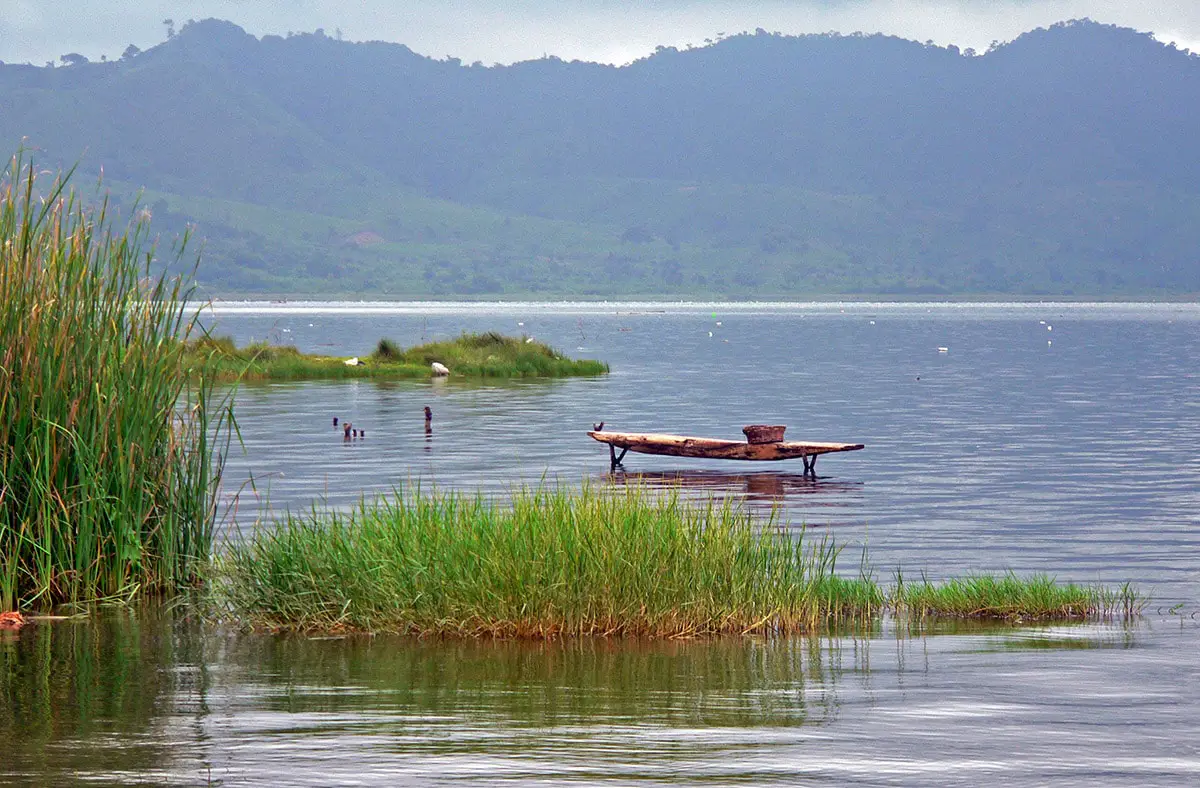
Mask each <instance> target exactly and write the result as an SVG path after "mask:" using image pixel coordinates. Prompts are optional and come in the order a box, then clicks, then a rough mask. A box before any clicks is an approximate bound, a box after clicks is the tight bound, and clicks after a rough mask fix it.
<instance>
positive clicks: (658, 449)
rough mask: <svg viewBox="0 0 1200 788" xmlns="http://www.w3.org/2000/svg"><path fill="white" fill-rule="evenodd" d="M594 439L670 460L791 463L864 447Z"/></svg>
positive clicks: (682, 438)
mask: <svg viewBox="0 0 1200 788" xmlns="http://www.w3.org/2000/svg"><path fill="white" fill-rule="evenodd" d="M588 435H590V436H591V437H592V438H594V439H596V440H598V441H600V442H601V443H607V444H609V445H610V446H615V447H617V448H621V449H628V450H629V451H636V452H640V453H642V454H661V455H667V456H671V457H700V458H707V459H715V460H762V461H772V460H791V459H795V458H797V457H813V456H816V455H819V454H829V453H832V452H838V451H855V450H857V449H861V448H863V444H861V443H815V442H810V441H780V442H779V443H757V444H754V443H746V442H745V441H731V440H722V439H720V438H693V437H690V436H688V435H667V434H664V433H657V432H597V431H595V430H591V431H589V432H588Z"/></svg>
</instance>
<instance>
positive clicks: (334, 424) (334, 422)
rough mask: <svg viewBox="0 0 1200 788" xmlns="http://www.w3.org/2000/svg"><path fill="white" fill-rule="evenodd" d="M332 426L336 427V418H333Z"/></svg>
mask: <svg viewBox="0 0 1200 788" xmlns="http://www.w3.org/2000/svg"><path fill="white" fill-rule="evenodd" d="M333 426H335V427H336V426H337V416H334V417H333Z"/></svg>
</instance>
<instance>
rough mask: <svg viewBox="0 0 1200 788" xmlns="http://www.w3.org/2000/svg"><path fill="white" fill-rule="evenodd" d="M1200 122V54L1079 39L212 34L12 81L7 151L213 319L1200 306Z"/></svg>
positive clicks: (1096, 36) (192, 28)
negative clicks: (763, 302) (613, 50)
mask: <svg viewBox="0 0 1200 788" xmlns="http://www.w3.org/2000/svg"><path fill="white" fill-rule="evenodd" d="M1198 112H1200V58H1197V57H1195V56H1192V55H1190V54H1188V53H1186V52H1182V51H1179V50H1176V49H1174V48H1173V47H1171V46H1164V45H1162V44H1160V43H1158V42H1157V41H1155V40H1154V39H1153V38H1151V37H1150V36H1148V35H1144V34H1139V33H1136V32H1134V31H1131V30H1128V29H1122V28H1117V27H1113V26H1108V25H1101V24H1098V23H1094V22H1090V21H1086V20H1084V21H1077V22H1070V23H1063V24H1060V25H1055V26H1053V27H1051V28H1049V29H1041V30H1036V31H1033V32H1031V33H1027V34H1025V35H1023V36H1021V37H1020V38H1018V39H1016V40H1015V41H1013V42H1011V43H1009V44H1006V45H1003V46H999V47H994V48H993V49H991V50H989V51H988V52H987V53H985V54H982V55H976V56H969V55H968V54H964V53H961V52H959V51H958V50H957V49H956V48H953V47H951V48H941V47H935V46H929V45H922V44H919V43H915V42H910V41H904V40H901V39H897V38H892V37H886V36H879V35H875V36H862V35H851V36H839V35H820V36H799V37H791V36H781V35H776V34H768V33H765V32H763V31H758V32H757V33H755V34H743V35H738V36H733V37H730V38H726V39H724V40H722V41H720V42H718V43H716V44H714V45H712V46H706V47H702V48H698V49H689V50H683V51H679V50H674V49H670V48H660V49H659V50H658V51H657V52H656V53H655V54H654V55H652V56H650V57H647V58H644V59H642V60H639V61H636V62H634V63H632V64H630V65H628V66H622V67H614V66H607V65H598V64H592V63H580V62H565V61H562V60H559V59H556V58H545V59H542V60H537V61H529V62H524V63H518V64H514V65H511V66H493V67H484V66H482V65H478V64H476V65H463V64H461V63H460V62H458V61H456V60H452V59H448V60H442V61H439V60H433V59H431V58H427V57H423V56H420V55H417V54H415V53H414V52H412V51H411V50H409V49H408V48H407V47H404V46H402V45H399V44H386V43H348V42H342V41H338V40H335V39H333V38H329V37H327V36H325V35H323V34H321V33H320V32H318V33H315V34H304V35H298V36H290V37H288V38H281V37H278V36H266V37H264V38H262V39H261V40H260V39H256V38H255V37H253V36H251V35H249V34H247V33H245V32H244V31H243V30H242V29H241V28H239V27H237V26H236V25H233V24H232V23H229V22H222V21H218V20H205V21H201V22H195V23H191V24H188V25H187V26H185V27H184V28H183V29H182V30H180V31H179V33H178V34H176V35H175V36H173V37H172V38H171V39H170V40H168V41H167V42H165V43H163V44H161V45H159V46H157V47H154V48H152V49H149V50H147V51H145V52H141V53H137V54H134V55H132V56H129V57H125V58H122V59H121V60H120V61H114V62H108V63H76V64H74V65H70V66H63V67H58V68H35V67H30V66H14V65H3V66H0V141H3V142H6V143H8V145H9V147H10V148H15V146H16V145H17V144H18V142H19V140H21V139H22V138H27V139H28V141H29V142H28V144H31V145H34V146H36V147H37V148H39V149H41V151H42V152H41V153H40V154H39V155H40V156H41V157H43V159H45V160H48V161H51V162H61V163H68V164H69V163H71V162H73V161H74V160H76V159H77V158H78V157H80V156H82V157H83V159H82V162H83V170H84V171H85V172H86V171H89V170H91V171H94V170H96V169H98V168H99V166H101V165H102V166H103V168H104V170H105V173H106V176H107V178H109V179H111V181H112V182H113V183H114V184H115V186H116V188H117V189H118V191H121V192H122V193H123V194H130V193H132V191H133V190H134V188H135V187H141V186H144V187H145V188H146V190H147V192H146V196H145V197H144V201H145V202H147V203H148V204H150V205H151V207H152V208H153V211H154V214H155V220H154V221H155V226H157V227H160V228H162V229H165V230H167V231H173V230H177V229H179V228H181V227H182V226H183V225H184V224H185V223H186V222H194V223H196V224H197V225H198V231H199V234H200V235H202V236H205V237H206V238H207V249H206V255H205V260H206V262H205V263H204V266H203V268H202V269H201V279H202V281H205V282H207V283H208V284H209V285H210V286H211V287H212V288H213V289H214V291H215V292H230V291H240V292H252V291H267V290H269V291H275V292H288V291H297V290H299V291H304V292H338V293H351V292H376V293H382V292H385V291H386V292H387V293H388V294H394V295H428V294H435V295H437V294H441V295H504V294H531V293H532V294H538V293H540V294H545V295H580V294H584V295H622V294H626V295H627V294H694V295H713V296H746V295H774V296H788V295H809V294H819V293H846V292H867V293H885V292H892V293H927V294H942V293H964V294H966V293H1018V294H1019V293H1025V294H1060V295H1071V294H1074V295H1088V294H1094V295H1113V294H1132V293H1137V294H1151V295H1164V294H1165V295H1170V294H1182V293H1194V292H1200V261H1198V260H1197V254H1196V250H1197V249H1200V221H1197V220H1198V219H1200V153H1198V152H1197V147H1196V146H1195V144H1194V139H1195V138H1196V136H1197V131H1198V124H1197V113H1198ZM361 233H370V234H371V235H370V237H371V238H372V243H370V244H362V243H356V242H353V241H348V240H347V239H352V238H355V237H360V238H361V237H367V236H361V235H360V234H361Z"/></svg>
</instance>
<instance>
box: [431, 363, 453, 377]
mask: <svg viewBox="0 0 1200 788" xmlns="http://www.w3.org/2000/svg"><path fill="white" fill-rule="evenodd" d="M429 366H430V367H432V368H433V374H435V375H449V374H450V368H449V367H447V366H446V365H445V364H442V363H440V362H437V361H435V362H433V363H432V364H430V365H429Z"/></svg>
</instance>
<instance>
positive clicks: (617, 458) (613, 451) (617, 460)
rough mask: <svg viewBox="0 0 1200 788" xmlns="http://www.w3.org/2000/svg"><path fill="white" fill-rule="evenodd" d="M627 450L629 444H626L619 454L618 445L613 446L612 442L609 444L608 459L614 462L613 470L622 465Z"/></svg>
mask: <svg viewBox="0 0 1200 788" xmlns="http://www.w3.org/2000/svg"><path fill="white" fill-rule="evenodd" d="M627 451H629V447H628V446H626V447H625V448H624V449H621V454H620V455H618V454H617V447H616V446H613V445H612V444H611V443H610V444H608V459H609V461H610V462H611V463H612V467H611V469H612V470H614V471H615V470H616V469H617V468H619V467H621V460H623V459H625V452H627Z"/></svg>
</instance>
